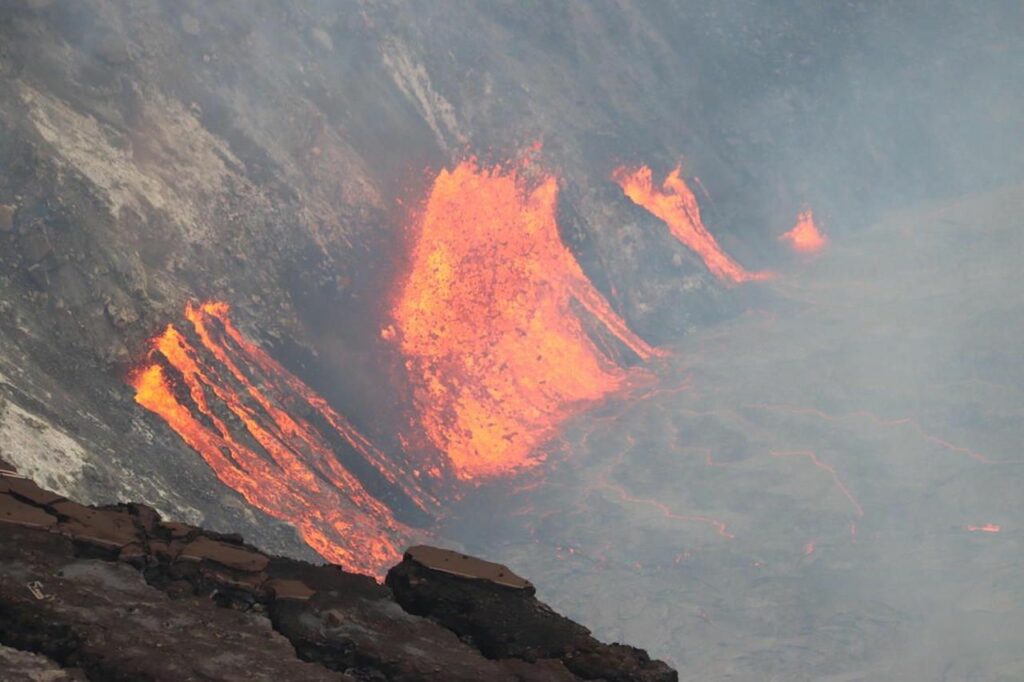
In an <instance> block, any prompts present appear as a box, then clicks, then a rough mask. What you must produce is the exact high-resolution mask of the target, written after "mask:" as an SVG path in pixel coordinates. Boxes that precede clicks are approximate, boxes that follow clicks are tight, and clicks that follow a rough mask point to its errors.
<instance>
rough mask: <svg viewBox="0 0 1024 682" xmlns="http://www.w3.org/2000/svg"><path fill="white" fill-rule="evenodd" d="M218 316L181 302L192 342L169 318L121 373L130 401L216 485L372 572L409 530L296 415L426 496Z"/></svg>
mask: <svg viewBox="0 0 1024 682" xmlns="http://www.w3.org/2000/svg"><path fill="white" fill-rule="evenodd" d="M228 315H229V309H228V306H227V305H225V304H223V303H216V302H209V303H204V304H202V305H200V306H194V305H192V304H189V305H188V307H187V309H186V311H185V317H186V319H187V320H188V321H189V322H190V323H191V326H192V328H193V330H194V332H195V337H196V338H198V340H199V342H198V344H194V343H193V342H192V341H191V340H190V337H189V336H188V335H186V334H184V333H182V332H181V331H179V330H178V329H177V328H176V327H175V326H174V325H168V326H167V327H166V329H165V330H164V331H163V333H161V334H159V335H158V336H157V337H155V338H154V339H153V340H152V342H151V344H152V345H151V350H150V354H149V363H148V364H147V365H146V366H144V367H142V368H140V369H139V370H137V371H136V372H135V373H133V375H132V376H131V377H130V381H131V384H132V386H133V387H134V388H135V391H136V394H135V400H136V402H138V403H139V404H140V405H142V406H143V407H145V408H146V409H148V410H150V411H152V412H155V413H156V414H157V415H159V416H160V417H161V418H163V419H164V421H166V422H167V424H168V425H169V426H170V427H171V428H172V429H174V431H176V432H177V433H178V435H180V436H181V438H182V439H183V440H184V441H185V442H186V443H187V444H188V445H189V446H190V447H191V448H192V449H194V450H195V451H196V452H198V453H199V454H200V455H201V456H202V457H203V459H204V460H205V461H206V462H207V464H208V465H209V466H210V467H211V468H212V469H213V471H214V472H215V473H216V475H217V477H218V478H219V479H220V480H221V481H222V482H223V483H225V484H226V485H228V486H230V487H231V488H233V489H234V490H236V491H238V492H239V493H240V494H241V495H242V496H243V497H245V499H246V500H247V501H248V502H249V503H250V504H252V505H253V506H255V507H256V508H258V509H260V510H262V511H263V512H265V513H267V514H269V515H270V516H273V517H275V518H278V519H280V520H282V521H286V522H288V523H291V524H293V525H294V526H295V528H297V529H298V531H299V533H300V534H301V536H302V538H303V539H304V540H305V541H306V543H307V544H309V546H310V547H312V548H313V549H314V550H315V551H316V552H318V553H319V554H320V555H321V556H323V557H324V558H325V559H327V560H328V561H330V562H332V563H336V564H338V565H340V566H342V567H344V568H346V569H349V570H354V571H359V572H363V573H369V574H371V575H377V576H380V575H382V574H383V572H384V571H386V570H387V568H388V567H389V566H391V565H393V564H394V563H395V562H397V561H398V560H399V559H400V557H401V550H400V547H401V546H402V544H403V543H406V542H408V540H409V539H410V537H411V535H412V530H411V529H410V528H408V527H407V526H405V525H403V524H402V523H400V522H399V521H397V520H396V519H395V517H394V515H393V513H392V511H391V509H390V508H389V507H388V506H386V505H385V504H384V503H383V502H381V501H380V500H378V499H377V498H376V497H374V496H373V495H372V494H370V493H369V492H368V491H367V489H366V488H365V487H364V485H363V484H362V483H361V482H360V480H359V479H358V478H357V477H356V476H355V475H353V474H352V473H351V472H350V471H348V470H347V469H346V468H345V467H344V466H343V465H342V464H341V462H340V461H339V459H338V457H337V455H336V453H335V452H334V451H333V449H332V448H331V447H330V445H329V444H328V442H327V441H326V439H325V437H324V436H323V435H322V433H321V432H319V431H318V430H317V428H315V427H314V426H313V425H312V424H311V423H310V422H309V421H308V420H307V419H305V418H303V417H301V416H298V414H299V413H302V414H307V415H308V414H309V413H310V412H311V411H313V412H316V413H319V415H320V417H322V418H323V419H324V420H326V422H327V423H328V424H329V425H330V427H331V428H333V429H334V430H335V431H336V432H337V434H338V435H339V436H340V437H341V438H342V439H344V441H346V442H347V443H348V445H349V446H350V447H351V448H352V450H353V451H354V452H355V453H357V454H358V455H359V456H361V457H362V458H363V459H364V460H365V461H366V462H367V463H369V464H370V465H371V466H373V467H374V468H375V469H376V470H377V471H378V472H379V473H380V474H381V476H382V477H383V478H384V479H385V480H387V481H388V482H389V483H391V484H394V485H395V486H396V487H398V488H400V489H402V490H403V491H404V492H405V493H406V495H407V497H408V498H409V499H411V500H413V501H414V502H415V503H416V504H417V505H418V506H420V507H421V508H424V509H427V508H429V507H431V506H432V505H433V504H435V501H434V500H433V499H432V498H430V496H429V495H427V494H426V493H424V492H423V491H422V490H419V489H418V487H417V486H416V483H415V480H414V479H413V478H411V477H409V476H407V475H405V474H404V473H402V472H401V471H400V470H399V469H398V468H397V467H396V466H395V465H394V464H393V463H391V462H389V460H388V458H387V457H386V456H385V455H384V453H382V452H380V451H379V450H378V449H377V448H376V447H374V446H373V445H372V444H371V443H370V442H369V441H368V440H367V439H366V438H365V437H363V436H362V435H361V434H360V433H359V432H358V431H356V429H355V428H353V427H352V426H351V424H349V423H348V422H347V420H345V418H344V417H343V416H342V415H340V414H339V413H337V412H336V411H334V410H333V409H332V408H331V407H330V406H329V405H327V403H326V401H325V400H324V399H323V398H322V397H320V396H319V395H317V394H316V393H315V392H314V391H312V389H310V388H309V387H308V386H306V385H305V384H304V383H303V382H302V381H301V380H299V379H298V378H297V377H295V376H294V375H293V374H291V373H289V372H288V371H287V370H286V369H284V367H282V366H281V365H280V364H278V363H277V362H276V361H275V360H273V358H271V357H270V356H269V355H267V353H266V352H264V351H263V350H262V349H260V348H259V347H258V346H256V345H255V344H253V343H252V342H250V341H249V340H248V339H246V338H245V337H244V336H243V335H242V334H241V333H240V332H239V331H238V329H237V328H235V326H234V325H233V324H232V323H231V320H230V318H229V316H228ZM302 403H304V404H305V405H304V406H303V405H302ZM286 406H287V407H288V408H290V409H285V407H286ZM296 407H298V409H296Z"/></svg>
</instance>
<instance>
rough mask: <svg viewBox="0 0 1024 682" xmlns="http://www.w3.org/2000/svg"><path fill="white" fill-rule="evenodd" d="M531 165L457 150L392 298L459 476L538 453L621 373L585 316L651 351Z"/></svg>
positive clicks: (433, 434) (535, 458) (552, 183)
mask: <svg viewBox="0 0 1024 682" xmlns="http://www.w3.org/2000/svg"><path fill="white" fill-rule="evenodd" d="M529 170H530V176H531V178H530V180H529V181H528V180H527V179H526V178H525V177H524V171H523V170H522V169H516V168H500V167H499V168H481V167H480V166H479V165H478V164H477V162H476V161H475V160H468V161H463V162H462V163H460V164H459V165H457V166H456V167H455V168H454V169H453V170H450V171H449V170H442V171H441V172H440V173H439V174H438V175H437V177H436V178H435V180H434V184H433V187H432V189H431V191H430V193H429V196H428V198H427V200H426V203H425V205H424V207H423V211H422V215H421V216H420V219H419V221H418V223H417V225H416V230H415V234H414V242H413V245H412V250H411V255H410V259H409V269H408V273H407V276H406V277H405V278H404V279H403V280H402V282H401V284H400V287H399V291H398V293H397V296H396V298H395V302H394V304H393V308H392V317H393V319H394V328H395V333H394V337H395V339H396V341H397V343H398V344H399V346H400V349H401V351H402V354H403V355H404V357H405V358H406V368H407V370H408V371H409V376H410V379H411V381H412V384H413V387H414V396H413V400H414V403H415V408H416V410H417V413H418V420H419V422H420V425H421V427H422V429H423V431H424V433H425V434H426V436H427V438H428V439H429V440H430V442H431V443H432V444H433V445H434V446H435V447H437V448H438V449H439V450H440V451H442V452H444V453H445V454H447V456H448V457H449V459H450V460H451V463H452V465H453V468H454V470H455V473H456V475H457V476H458V477H459V478H460V479H462V480H469V479H482V478H488V477H493V476H498V475H502V474H510V473H515V472H518V471H522V470H525V469H528V468H530V467H533V466H535V465H537V464H538V463H539V462H541V461H543V458H544V455H543V454H542V453H540V452H538V450H537V448H538V446H540V445H541V444H542V443H543V442H544V441H545V440H547V439H549V438H550V437H551V436H552V435H554V433H555V431H556V429H557V427H558V426H559V424H561V423H562V422H563V421H564V420H565V419H567V418H569V417H571V416H572V415H574V414H577V413H579V412H580V411H581V410H582V409H584V408H585V407H586V406H588V405H590V404H592V403H594V402H595V401H597V400H600V399H601V398H603V397H605V396H607V395H608V394H610V393H612V392H614V391H616V390H618V389H620V388H622V387H623V386H624V384H625V383H626V382H627V380H628V378H629V376H630V372H629V371H627V370H625V369H623V368H622V367H620V366H619V365H618V364H616V362H615V361H614V360H613V359H611V357H609V355H607V354H605V353H604V352H603V351H602V350H601V349H600V348H599V347H598V346H597V345H596V344H595V341H594V339H593V338H592V336H591V335H590V334H588V331H587V325H588V324H590V325H593V323H594V322H597V323H599V324H600V325H601V326H603V327H604V329H606V330H607V331H608V332H610V333H611V334H612V335H614V336H615V338H617V339H618V340H619V341H620V342H621V343H622V344H623V345H624V346H625V347H627V348H629V349H630V350H631V351H632V352H633V353H635V354H636V355H637V356H638V357H639V358H641V359H644V360H646V359H649V358H651V357H653V356H655V355H658V354H659V351H657V350H656V349H654V348H652V347H651V346H649V345H648V344H647V343H646V342H644V341H643V339H641V338H639V337H638V336H637V335H636V334H634V333H633V332H632V331H631V330H630V329H629V327H628V326H627V325H626V323H625V322H624V321H623V320H622V318H621V317H620V316H619V315H618V314H617V313H616V312H615V311H614V310H613V309H612V308H611V306H610V305H609V303H608V301H607V300H606V299H605V298H604V297H603V296H602V295H601V293H600V292H598V291H597V289H595V288H594V286H593V285H592V284H591V282H590V281H589V280H588V279H587V277H586V275H585V274H584V272H583V270H582V268H581V267H580V265H579V263H577V261H576V259H575V258H574V257H573V255H572V253H571V252H570V251H569V249H568V248H567V247H566V246H565V244H564V243H563V242H562V240H561V237H560V236H559V233H558V225H557V223H556V219H555V215H556V203H557V198H558V182H557V180H556V178H555V177H554V176H553V175H550V174H543V173H542V174H541V175H540V177H536V173H537V171H536V168H535V167H530V169H529ZM389 335H390V334H389ZM386 336H387V335H386Z"/></svg>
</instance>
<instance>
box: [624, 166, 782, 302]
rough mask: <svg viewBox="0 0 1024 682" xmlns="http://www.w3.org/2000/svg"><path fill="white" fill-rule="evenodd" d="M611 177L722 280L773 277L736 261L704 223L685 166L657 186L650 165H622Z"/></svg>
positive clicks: (749, 279)
mask: <svg viewBox="0 0 1024 682" xmlns="http://www.w3.org/2000/svg"><path fill="white" fill-rule="evenodd" d="M612 178H613V179H614V180H615V182H616V183H618V185H619V186H620V187H621V188H622V191H623V192H624V193H625V194H626V196H627V197H629V198H630V200H631V201H632V202H633V203H634V204H637V205H638V206H642V207H643V208H645V209H647V211H648V212H649V213H651V214H652V215H654V216H655V217H657V218H660V219H661V220H662V221H664V222H665V224H666V225H668V228H669V231H670V232H671V233H672V235H673V236H674V237H675V238H676V239H678V240H679V241H680V242H682V243H683V244H684V245H685V246H686V247H687V248H689V249H690V250H691V251H693V252H694V253H696V254H697V255H698V256H700V257H701V259H702V260H703V261H704V264H705V265H706V266H707V268H708V270H710V271H711V273H712V274H713V275H714V276H715V277H717V278H718V279H720V280H723V281H726V282H730V283H740V282H751V281H759V280H766V279H770V278H771V276H772V275H771V273H768V272H750V271H748V270H746V269H745V268H744V267H743V266H742V265H740V264H739V263H737V262H736V261H735V260H733V259H732V258H731V257H730V256H729V255H728V254H727V253H725V251H724V250H723V249H722V247H721V246H719V244H718V240H716V239H715V237H714V235H713V234H711V232H710V231H708V229H707V228H706V227H705V226H704V221H703V220H702V218H701V215H700V205H699V204H698V203H697V197H695V196H694V194H693V190H691V189H690V187H689V185H687V184H686V181H685V180H684V179H683V177H682V167H681V166H676V168H675V169H674V170H673V171H672V172H671V173H669V174H668V177H666V178H665V181H664V182H662V184H661V187H656V186H655V185H654V181H653V178H652V174H651V169H650V168H649V167H647V166H641V167H639V168H634V169H630V168H626V167H619V168H617V169H616V170H615V172H614V173H613V174H612Z"/></svg>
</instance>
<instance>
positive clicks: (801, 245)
mask: <svg viewBox="0 0 1024 682" xmlns="http://www.w3.org/2000/svg"><path fill="white" fill-rule="evenodd" d="M779 240H780V241H784V242H787V243H788V244H789V246H790V248H792V249H793V250H794V251H796V252H798V253H805V254H816V253H820V252H821V250H822V249H824V248H825V245H826V244H828V238H827V237H826V236H825V235H823V234H822V233H821V231H820V230H819V229H818V226H817V225H816V224H815V223H814V213H813V212H812V211H811V210H810V209H808V210H806V211H801V212H800V213H799V215H797V218H796V225H794V226H793V229H792V230H790V231H789V232H786V233H785V234H782V235H779Z"/></svg>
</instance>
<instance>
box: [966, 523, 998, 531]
mask: <svg viewBox="0 0 1024 682" xmlns="http://www.w3.org/2000/svg"><path fill="white" fill-rule="evenodd" d="M967 530H969V531H971V532H972V533H998V532H999V531H1000V530H1002V529H1001V528H1000V527H999V524H997V523H985V524H982V525H980V526H975V525H973V524H972V525H968V526H967Z"/></svg>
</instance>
